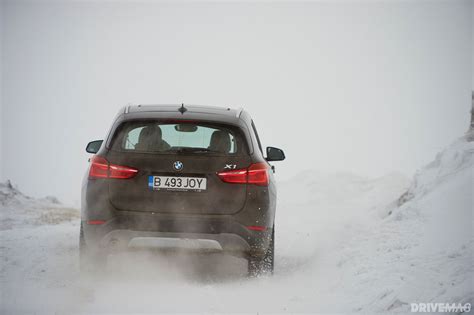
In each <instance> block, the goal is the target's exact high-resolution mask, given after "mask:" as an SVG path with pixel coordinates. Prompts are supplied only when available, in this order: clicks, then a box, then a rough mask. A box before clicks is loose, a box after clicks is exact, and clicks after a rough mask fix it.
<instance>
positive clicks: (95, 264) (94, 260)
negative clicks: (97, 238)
mask: <svg viewBox="0 0 474 315" xmlns="http://www.w3.org/2000/svg"><path fill="white" fill-rule="evenodd" d="M106 264H107V254H105V253H103V252H99V251H98V250H93V249H91V248H90V247H89V246H87V244H86V240H85V238H84V229H83V227H82V222H81V228H80V232H79V268H80V271H81V273H95V272H99V271H103V270H104V269H105V267H106Z"/></svg>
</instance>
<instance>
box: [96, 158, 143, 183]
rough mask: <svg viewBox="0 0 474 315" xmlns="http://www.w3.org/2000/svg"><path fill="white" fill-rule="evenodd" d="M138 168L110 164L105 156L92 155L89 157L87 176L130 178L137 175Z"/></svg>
mask: <svg viewBox="0 0 474 315" xmlns="http://www.w3.org/2000/svg"><path fill="white" fill-rule="evenodd" d="M137 173H138V170H137V169H134V168H131V167H128V166H121V165H115V164H110V163H109V161H107V160H106V159H105V158H103V157H101V156H98V155H94V156H93V157H92V159H91V167H90V169H89V178H122V179H123V178H132V177H134V176H135V175H137Z"/></svg>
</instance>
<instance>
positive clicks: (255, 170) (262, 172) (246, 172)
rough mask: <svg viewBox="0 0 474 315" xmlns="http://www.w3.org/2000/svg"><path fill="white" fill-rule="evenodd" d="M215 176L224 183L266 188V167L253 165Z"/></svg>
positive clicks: (264, 164) (264, 165) (261, 164)
mask: <svg viewBox="0 0 474 315" xmlns="http://www.w3.org/2000/svg"><path fill="white" fill-rule="evenodd" d="M217 176H219V178H220V179H221V180H222V181H223V182H225V183H231V184H254V185H258V186H268V180H269V179H268V165H267V164H266V163H255V164H252V165H250V166H249V167H248V168H243V169H238V170H232V171H225V172H218V173H217Z"/></svg>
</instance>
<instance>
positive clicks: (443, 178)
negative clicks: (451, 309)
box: [340, 138, 474, 313]
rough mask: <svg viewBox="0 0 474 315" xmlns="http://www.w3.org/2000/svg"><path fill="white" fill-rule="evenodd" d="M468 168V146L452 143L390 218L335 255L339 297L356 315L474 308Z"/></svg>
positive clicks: (473, 156) (472, 157)
mask: <svg viewBox="0 0 474 315" xmlns="http://www.w3.org/2000/svg"><path fill="white" fill-rule="evenodd" d="M473 166H474V143H473V142H467V141H466V140H465V139H464V138H462V139H460V140H458V141H456V142H454V143H453V144H452V145H451V146H449V147H448V148H447V149H446V150H444V151H443V152H441V153H439V154H438V155H437V156H436V159H435V160H434V161H433V162H431V163H430V164H428V165H427V166H426V167H424V168H422V169H421V170H420V171H419V172H417V174H416V175H415V177H414V179H413V181H412V184H411V185H410V188H409V189H408V190H407V192H406V193H405V194H403V195H402V196H401V197H400V199H399V200H398V206H397V207H395V208H393V209H392V215H390V216H388V217H387V218H386V219H384V220H383V221H382V222H381V224H376V225H372V227H371V228H367V229H366V230H365V231H364V232H361V233H355V234H354V235H353V236H354V237H353V239H352V240H351V241H350V242H348V243H347V244H344V245H342V246H341V247H340V252H341V257H342V258H341V261H340V264H341V269H342V270H343V273H344V276H343V277H344V279H345V281H346V282H347V283H348V284H349V285H345V286H344V287H342V288H341V289H342V292H344V293H343V295H344V296H351V297H352V298H353V301H351V302H350V304H353V305H354V306H356V308H355V309H356V310H364V311H370V312H383V311H391V312H403V313H405V312H409V311H410V303H467V302H470V303H471V304H474V303H473V302H474V290H473V281H474V264H473V261H474V260H473V252H474V237H473V226H474V221H473V202H472V201H473V200H472V194H473V185H472V184H473V183H472V180H473V176H472V175H473V173H472V172H473ZM368 227H369V226H368Z"/></svg>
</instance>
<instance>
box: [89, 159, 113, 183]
mask: <svg viewBox="0 0 474 315" xmlns="http://www.w3.org/2000/svg"><path fill="white" fill-rule="evenodd" d="M108 176H109V162H108V161H107V160H106V159H105V158H103V157H101V156H98V155H94V156H93V157H92V158H91V167H90V169H89V178H107V177H108Z"/></svg>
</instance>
